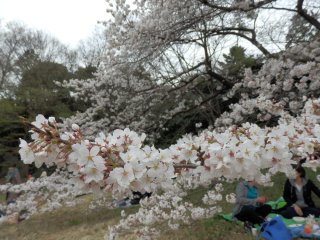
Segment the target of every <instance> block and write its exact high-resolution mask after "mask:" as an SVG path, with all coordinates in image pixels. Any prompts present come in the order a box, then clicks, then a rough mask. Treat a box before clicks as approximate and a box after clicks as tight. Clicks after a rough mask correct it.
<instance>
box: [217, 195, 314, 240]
mask: <svg viewBox="0 0 320 240" xmlns="http://www.w3.org/2000/svg"><path fill="white" fill-rule="evenodd" d="M266 204H268V205H270V206H271V207H272V209H279V208H282V207H284V206H285V205H286V202H285V201H284V199H283V198H282V197H280V198H278V199H277V200H276V201H269V202H267V203H266ZM220 216H222V217H223V218H224V219H225V220H227V221H232V222H237V223H239V224H243V223H242V222H241V221H239V220H236V221H235V219H234V218H232V213H227V214H220ZM277 216H278V214H275V213H270V214H269V215H268V216H267V219H268V220H270V219H273V218H275V217H277ZM279 217H281V219H282V221H283V222H284V224H285V225H286V227H287V228H288V229H289V230H290V232H291V235H292V237H294V238H295V237H303V238H312V239H320V229H319V230H317V231H315V232H313V233H312V234H306V233H304V231H303V230H304V223H301V222H296V221H295V220H293V219H288V218H284V217H282V216H279ZM316 221H317V222H320V218H316ZM255 228H257V229H260V226H258V225H255Z"/></svg>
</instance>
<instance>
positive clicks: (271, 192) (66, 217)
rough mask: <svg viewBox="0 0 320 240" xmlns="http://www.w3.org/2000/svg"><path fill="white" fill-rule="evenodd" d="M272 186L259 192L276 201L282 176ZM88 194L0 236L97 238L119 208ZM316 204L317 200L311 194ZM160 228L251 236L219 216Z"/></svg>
mask: <svg viewBox="0 0 320 240" xmlns="http://www.w3.org/2000/svg"><path fill="white" fill-rule="evenodd" d="M315 175H316V174H315V173H312V172H309V171H308V176H309V178H311V179H312V180H314V182H315V183H316V185H318V186H320V184H318V182H317V180H315ZM274 180H275V185H274V186H273V187H261V188H260V190H259V191H260V193H261V194H263V195H267V196H268V197H269V199H270V200H275V199H277V198H278V197H279V196H281V195H282V189H283V184H284V181H285V177H284V176H282V175H278V176H276V177H275V179H274ZM235 185H236V183H232V184H225V186H224V188H225V192H226V193H229V192H233V191H234V189H235ZM206 191H207V189H206V188H198V189H194V190H191V191H190V192H189V194H188V196H186V197H185V200H187V201H190V202H192V203H194V204H196V205H202V201H201V199H202V197H203V195H204V193H205V192H206ZM0 199H2V196H0ZM90 199H91V196H83V197H81V198H80V200H81V202H80V203H79V204H78V205H77V206H75V207H63V208H60V209H58V210H56V211H53V212H48V213H42V214H37V215H34V216H32V217H31V218H30V219H28V220H25V221H22V222H21V223H19V224H17V225H7V224H3V225H1V226H0V239H3V240H20V239H21V240H37V239H45V240H73V239H74V240H96V239H103V236H104V235H105V233H106V231H107V230H108V226H111V225H114V224H117V223H118V222H119V219H120V212H121V210H122V209H107V208H103V207H100V208H98V209H93V210H92V209H89V208H88V205H89V202H90ZM314 200H316V204H317V205H318V206H320V201H319V199H318V198H317V197H315V196H314ZM221 206H222V207H223V209H224V212H225V213H228V212H230V211H231V209H232V205H231V204H229V203H226V202H222V203H221ZM137 209H138V206H134V207H129V208H125V211H126V213H127V214H130V213H134V212H136V211H137ZM158 228H159V229H160V230H161V236H160V237H159V239H160V240H168V239H181V240H182V239H183V240H185V239H217V240H219V239H221V240H222V239H223V240H229V239H235V240H253V239H254V238H253V237H252V236H250V235H249V234H247V233H245V232H244V230H243V227H242V226H241V225H238V224H235V223H232V222H227V221H225V220H223V219H222V218H221V217H219V216H215V217H213V218H210V219H203V220H199V221H195V222H193V223H192V224H191V225H182V226H181V227H180V228H179V229H178V230H176V231H173V230H170V229H169V228H168V227H167V226H166V225H164V224H163V225H159V226H158ZM121 239H136V238H135V236H134V235H133V234H129V233H128V234H127V235H123V236H121Z"/></svg>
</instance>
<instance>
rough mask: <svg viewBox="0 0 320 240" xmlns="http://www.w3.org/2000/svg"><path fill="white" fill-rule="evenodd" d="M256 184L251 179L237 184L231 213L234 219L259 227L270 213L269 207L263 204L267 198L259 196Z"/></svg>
mask: <svg viewBox="0 0 320 240" xmlns="http://www.w3.org/2000/svg"><path fill="white" fill-rule="evenodd" d="M256 184H257V183H256V181H255V179H254V178H253V177H251V178H248V181H241V182H239V183H238V185H237V188H236V204H235V207H234V209H233V212H232V215H233V217H234V218H236V219H238V220H240V221H242V222H245V223H249V224H250V225H254V224H259V225H261V224H262V223H264V222H265V218H266V216H267V215H268V214H269V213H270V212H271V206H270V205H266V204H265V202H266V201H267V198H266V197H265V196H259V194H258V189H257V186H256Z"/></svg>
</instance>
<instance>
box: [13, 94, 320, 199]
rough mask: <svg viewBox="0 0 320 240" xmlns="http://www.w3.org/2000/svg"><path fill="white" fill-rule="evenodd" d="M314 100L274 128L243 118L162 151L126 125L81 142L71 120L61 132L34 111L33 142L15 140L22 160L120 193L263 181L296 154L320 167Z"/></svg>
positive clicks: (285, 169)
mask: <svg viewBox="0 0 320 240" xmlns="http://www.w3.org/2000/svg"><path fill="white" fill-rule="evenodd" d="M319 106H320V104H319V101H318V100H309V101H307V104H306V107H305V113H304V114H303V115H302V116H300V117H297V118H293V117H291V116H288V115H285V116H283V118H281V119H280V121H279V125H278V126H275V127H272V128H268V127H266V128H261V127H259V126H258V125H256V124H250V123H246V124H243V125H242V126H241V127H231V128H229V129H227V130H226V131H225V132H223V133H218V132H216V131H212V130H205V131H203V132H201V133H199V135H197V136H195V135H190V134H189V135H185V136H184V137H183V138H181V139H179V140H178V141H177V143H176V144H174V145H171V146H170V147H169V148H166V149H157V148H155V147H154V146H148V145H145V144H144V140H145V137H146V136H145V134H141V135H139V134H137V133H136V132H133V131H130V130H129V129H125V130H115V131H114V132H113V133H110V134H108V135H107V136H106V135H105V134H103V133H100V134H99V135H98V136H97V137H96V138H95V140H94V141H89V140H85V139H83V137H82V134H81V131H80V128H79V127H78V126H77V125H74V126H73V132H66V133H59V131H58V128H57V127H56V122H55V120H54V118H52V117H51V118H49V119H46V118H44V117H43V116H42V115H38V116H37V118H36V121H35V122H33V123H32V124H31V126H32V129H31V133H32V139H33V141H32V142H31V143H29V144H28V143H27V142H26V141H25V140H22V139H21V144H20V147H21V148H20V151H19V152H20V155H21V159H22V161H23V162H24V163H26V164H30V163H33V162H34V163H35V165H36V166H37V167H39V166H41V164H47V165H49V166H51V165H52V164H55V165H56V166H58V168H63V169H66V170H67V171H68V172H69V173H71V174H72V177H73V179H74V180H76V181H75V182H76V183H77V186H78V187H80V188H90V189H92V190H94V191H95V190H97V191H99V190H100V189H101V188H104V189H105V190H107V191H111V192H112V194H113V196H114V197H119V198H120V197H123V196H128V195H130V194H131V191H139V192H142V193H144V192H155V191H157V190H158V189H163V190H165V191H168V190H173V189H175V188H177V187H178V186H190V185H193V186H196V185H208V184H210V183H211V181H212V180H214V179H218V178H221V177H224V178H226V179H231V180H232V179H238V178H240V177H242V178H247V177H248V176H251V177H255V178H256V179H257V180H258V181H260V182H261V183H264V184H267V183H269V182H270V179H271V176H272V175H274V174H275V173H276V172H283V173H285V174H287V175H288V176H289V175H290V174H292V172H293V169H292V167H291V164H293V163H295V161H296V159H299V158H308V161H307V162H306V163H305V165H306V166H310V167H312V168H314V169H316V168H317V167H318V166H319V161H318V159H317V158H316V157H314V156H316V155H317V152H318V151H319V143H320V139H319V138H320V126H319V125H318V124H317V119H318V115H319V113H318V111H319V110H318V109H319ZM310 156H313V157H312V158H310ZM178 169H179V171H178ZM263 169H266V170H267V171H262V170H263ZM174 179H176V181H174Z"/></svg>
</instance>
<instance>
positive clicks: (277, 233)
mask: <svg viewBox="0 0 320 240" xmlns="http://www.w3.org/2000/svg"><path fill="white" fill-rule="evenodd" d="M260 236H261V237H263V238H265V239H266V240H291V233H290V230H289V229H288V228H287V227H286V225H285V224H284V222H283V221H282V218H281V217H280V216H276V217H274V218H273V219H271V220H270V221H268V222H265V223H263V224H262V226H261V231H260Z"/></svg>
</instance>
